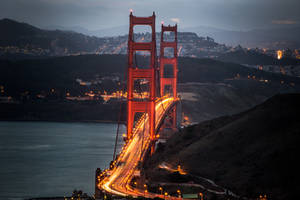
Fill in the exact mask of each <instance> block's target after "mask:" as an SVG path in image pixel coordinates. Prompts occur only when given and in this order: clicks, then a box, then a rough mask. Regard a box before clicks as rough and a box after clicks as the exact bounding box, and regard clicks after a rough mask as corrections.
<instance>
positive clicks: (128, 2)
mask: <svg viewBox="0 0 300 200" xmlns="http://www.w3.org/2000/svg"><path fill="white" fill-rule="evenodd" d="M130 9H132V10H133V14H134V15H136V16H150V15H152V12H153V11H155V13H156V16H157V23H160V22H161V21H164V22H165V24H175V23H178V25H179V27H181V28H187V27H197V26H209V27H215V28H220V29H226V30H250V29H256V28H269V27H276V26H280V25H281V26H283V25H284V26H292V25H300V12H299V10H300V0H0V18H10V19H15V20H17V21H21V22H26V23H30V24H32V25H35V26H38V27H47V26H63V27H73V26H80V27H83V28H86V29H89V30H100V29H106V28H111V27H118V26H124V25H128V21H129V18H128V15H129V10H130Z"/></svg>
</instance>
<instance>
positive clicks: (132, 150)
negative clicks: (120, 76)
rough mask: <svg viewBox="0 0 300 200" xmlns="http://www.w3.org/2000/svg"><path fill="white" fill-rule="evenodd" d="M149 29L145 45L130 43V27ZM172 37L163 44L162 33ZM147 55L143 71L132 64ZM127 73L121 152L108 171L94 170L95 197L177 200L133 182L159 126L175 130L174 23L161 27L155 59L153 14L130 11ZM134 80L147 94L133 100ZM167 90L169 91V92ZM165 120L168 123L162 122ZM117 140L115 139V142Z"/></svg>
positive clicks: (137, 64) (175, 40)
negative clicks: (168, 70) (169, 52)
mask: <svg viewBox="0 0 300 200" xmlns="http://www.w3.org/2000/svg"><path fill="white" fill-rule="evenodd" d="M140 25H142V26H150V27H151V29H152V33H151V34H152V37H151V41H149V42H136V41H134V26H140ZM165 32H169V33H172V34H173V35H174V40H173V41H166V40H165V38H164V33H165ZM166 48H171V49H173V55H172V56H171V57H167V56H166V55H165V49H166ZM140 51H144V52H149V53H150V64H149V66H148V67H147V68H145V67H141V66H139V63H137V62H136V55H137V54H136V53H137V52H140ZM127 54H128V65H127V66H128V71H127V133H126V140H125V144H124V146H123V147H122V150H121V152H120V153H119V154H118V155H117V156H115V152H114V156H113V161H112V162H111V164H110V167H109V168H108V169H105V170H103V171H100V169H97V171H96V186H95V197H96V198H100V197H101V196H102V195H103V193H109V194H112V195H118V196H133V197H138V196H144V197H146V198H155V197H160V198H165V199H179V198H178V197H171V196H165V195H163V194H156V193H151V192H149V191H148V190H147V188H146V187H138V186H137V184H136V182H133V179H134V178H135V177H139V176H140V172H141V163H142V162H143V161H144V159H145V158H146V157H147V156H151V155H152V154H153V153H154V151H155V143H156V142H157V140H158V139H159V136H160V135H159V132H160V130H162V127H164V126H168V125H169V128H173V129H176V127H177V117H176V113H177V102H178V100H179V99H178V97H177V73H178V69H177V65H178V64H177V63H178V62H177V24H176V25H175V26H170V25H169V26H164V25H163V24H162V25H161V40H160V55H159V61H157V56H156V32H155V13H154V12H153V15H152V16H150V17H136V16H134V15H133V14H132V11H131V12H130V26H129V34H128V53H127ZM167 65H169V66H172V74H171V76H168V77H166V76H165V73H164V72H165V70H166V69H165V68H166V66H167ZM137 80H143V81H145V80H146V82H147V83H148V89H149V95H148V96H147V97H144V98H135V95H134V93H135V92H136V89H135V86H136V84H135V83H136V81H137ZM170 88H171V89H170ZM166 117H168V118H169V119H170V121H171V123H169V124H167V123H164V122H165V119H166ZM116 141H117V140H116Z"/></svg>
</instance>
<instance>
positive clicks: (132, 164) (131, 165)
mask: <svg viewBox="0 0 300 200" xmlns="http://www.w3.org/2000/svg"><path fill="white" fill-rule="evenodd" d="M176 101H177V99H174V98H173V97H164V98H162V99H160V100H158V101H157V103H156V107H155V112H156V124H159V122H160V121H161V120H162V119H163V117H164V115H165V114H166V112H167V111H168V109H169V108H170V107H172V106H173V105H174V103H175V102H176ZM148 120H149V117H148V115H142V117H141V119H140V120H139V123H138V124H137V127H136V128H135V129H134V133H133V136H132V138H131V139H130V140H129V141H128V142H127V143H126V144H125V145H124V146H123V148H122V151H121V153H120V155H119V156H118V158H117V159H116V160H115V161H114V162H113V164H114V167H113V168H112V169H111V170H105V171H104V177H105V178H103V180H101V182H100V183H99V185H98V187H99V189H101V190H105V191H106V192H108V193H111V194H115V195H119V196H128V195H132V196H134V197H137V196H145V197H147V198H155V197H160V198H166V199H179V198H178V197H170V196H168V197H165V196H164V195H161V194H154V193H150V192H149V191H147V192H145V191H144V189H139V188H133V187H131V186H130V182H131V180H132V178H133V176H134V174H135V172H136V171H138V162H139V161H140V160H141V161H142V160H143V159H144V156H145V154H146V152H147V150H148V149H149V147H150V143H151V140H150V134H149V125H148V124H149V123H147V121H148ZM157 128H158V127H157V126H156V129H157ZM143 137H144V138H143Z"/></svg>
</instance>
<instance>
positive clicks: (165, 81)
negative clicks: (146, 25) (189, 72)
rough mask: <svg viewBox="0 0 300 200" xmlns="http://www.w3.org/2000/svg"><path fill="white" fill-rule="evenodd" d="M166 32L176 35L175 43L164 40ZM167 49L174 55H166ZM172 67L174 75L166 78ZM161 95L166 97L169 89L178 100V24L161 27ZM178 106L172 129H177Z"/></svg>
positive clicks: (174, 109) (173, 111) (173, 113)
mask: <svg viewBox="0 0 300 200" xmlns="http://www.w3.org/2000/svg"><path fill="white" fill-rule="evenodd" d="M164 32H170V34H172V33H173V34H174V35H173V36H174V40H173V41H165V40H164ZM165 48H168V49H172V50H173V55H171V56H170V57H167V56H166V55H165ZM168 65H169V66H171V69H172V74H171V76H170V75H169V76H168V77H166V76H165V70H166V69H165V68H166V66H168ZM159 70H160V95H161V96H164V95H165V93H166V89H167V87H169V89H171V90H170V92H172V95H173V97H174V98H177V72H178V69H177V24H176V25H175V26H170V25H169V26H164V25H163V24H162V25H161V39H160V69H159ZM176 112H177V111H176V106H174V108H173V109H172V114H171V116H172V128H176V122H177V119H176Z"/></svg>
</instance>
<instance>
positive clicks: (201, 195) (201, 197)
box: [199, 192, 203, 200]
mask: <svg viewBox="0 0 300 200" xmlns="http://www.w3.org/2000/svg"><path fill="white" fill-rule="evenodd" d="M199 196H200V200H203V194H202V192H200V193H199Z"/></svg>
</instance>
